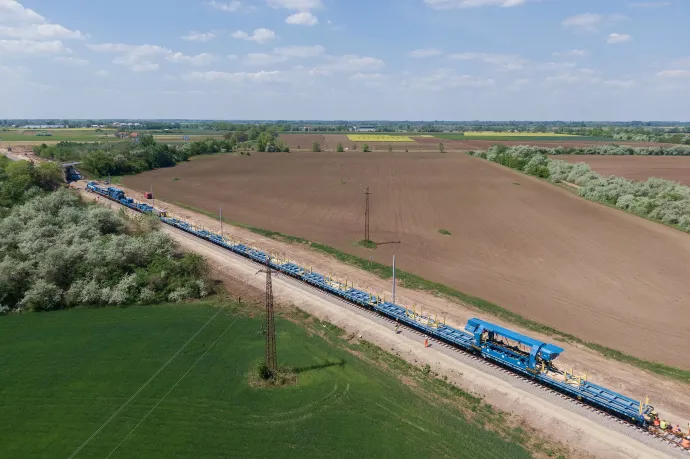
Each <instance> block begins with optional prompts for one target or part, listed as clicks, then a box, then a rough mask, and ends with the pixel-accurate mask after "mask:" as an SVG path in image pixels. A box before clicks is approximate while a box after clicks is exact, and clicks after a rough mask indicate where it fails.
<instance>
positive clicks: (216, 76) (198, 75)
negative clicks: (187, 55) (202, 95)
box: [182, 70, 280, 83]
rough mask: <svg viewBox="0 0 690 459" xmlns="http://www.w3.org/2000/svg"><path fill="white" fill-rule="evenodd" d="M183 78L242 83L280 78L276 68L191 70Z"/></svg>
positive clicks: (270, 80)
mask: <svg viewBox="0 0 690 459" xmlns="http://www.w3.org/2000/svg"><path fill="white" fill-rule="evenodd" d="M182 79H183V80H187V81H203V82H214V81H230V82H234V83H243V82H257V83H262V82H272V81H278V80H279V79H280V72H279V71H277V70H273V71H270V72H266V71H264V70H262V71H260V72H255V73H251V72H236V73H229V72H218V71H210V72H191V73H187V74H185V75H182Z"/></svg>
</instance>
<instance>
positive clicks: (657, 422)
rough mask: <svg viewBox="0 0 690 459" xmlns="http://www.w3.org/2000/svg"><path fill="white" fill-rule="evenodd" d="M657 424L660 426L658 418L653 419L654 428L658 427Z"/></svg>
mask: <svg viewBox="0 0 690 459" xmlns="http://www.w3.org/2000/svg"><path fill="white" fill-rule="evenodd" d="M659 424H661V421H660V420H659V416H657V417H655V418H654V427H659Z"/></svg>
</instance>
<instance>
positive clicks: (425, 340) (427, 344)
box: [424, 338, 429, 347]
mask: <svg viewBox="0 0 690 459" xmlns="http://www.w3.org/2000/svg"><path fill="white" fill-rule="evenodd" d="M424 347H429V338H424Z"/></svg>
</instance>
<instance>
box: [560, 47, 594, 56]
mask: <svg viewBox="0 0 690 459" xmlns="http://www.w3.org/2000/svg"><path fill="white" fill-rule="evenodd" d="M553 55H554V56H556V57H585V56H589V51H587V50H586V49H571V50H570V51H556V52H555V53H553Z"/></svg>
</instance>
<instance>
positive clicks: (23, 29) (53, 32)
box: [0, 0, 86, 40]
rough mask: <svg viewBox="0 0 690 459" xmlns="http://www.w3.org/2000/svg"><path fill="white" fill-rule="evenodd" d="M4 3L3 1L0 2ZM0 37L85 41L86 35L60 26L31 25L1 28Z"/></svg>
mask: <svg viewBox="0 0 690 459" xmlns="http://www.w3.org/2000/svg"><path fill="white" fill-rule="evenodd" d="M0 2H2V0H0ZM0 37H10V38H23V39H28V40H55V39H70V38H74V39H83V38H86V35H84V34H83V33H81V32H80V31H78V30H69V29H68V28H66V27H63V26H61V25H59V24H30V25H22V26H20V27H12V26H0Z"/></svg>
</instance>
